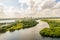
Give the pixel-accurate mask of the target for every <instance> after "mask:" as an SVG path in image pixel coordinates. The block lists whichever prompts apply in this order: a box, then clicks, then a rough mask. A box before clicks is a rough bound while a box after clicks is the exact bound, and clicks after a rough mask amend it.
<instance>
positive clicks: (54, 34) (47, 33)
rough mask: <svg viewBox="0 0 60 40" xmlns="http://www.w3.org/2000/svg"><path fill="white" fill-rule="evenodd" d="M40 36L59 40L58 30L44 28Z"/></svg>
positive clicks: (59, 31) (59, 30)
mask: <svg viewBox="0 0 60 40" xmlns="http://www.w3.org/2000/svg"><path fill="white" fill-rule="evenodd" d="M40 34H41V35H42V36H44V37H52V38H60V28H45V29H43V30H41V31H40Z"/></svg>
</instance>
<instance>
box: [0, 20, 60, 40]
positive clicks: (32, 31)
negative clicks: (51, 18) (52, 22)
mask: <svg viewBox="0 0 60 40" xmlns="http://www.w3.org/2000/svg"><path fill="white" fill-rule="evenodd" d="M38 22H39V24H37V25H36V26H35V27H32V28H28V29H21V30H16V31H14V32H9V31H8V32H6V33H3V34H0V40H60V38H46V37H42V36H41V35H40V34H39V31H40V30H42V29H43V28H49V25H48V24H47V23H46V22H42V21H39V20H38Z"/></svg>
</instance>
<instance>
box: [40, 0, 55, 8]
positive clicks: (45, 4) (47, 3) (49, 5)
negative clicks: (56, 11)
mask: <svg viewBox="0 0 60 40" xmlns="http://www.w3.org/2000/svg"><path fill="white" fill-rule="evenodd" d="M55 4H56V2H55V1H53V0H49V1H48V0H46V1H43V2H42V3H41V5H40V6H41V8H43V9H46V8H52V7H54V5H55Z"/></svg>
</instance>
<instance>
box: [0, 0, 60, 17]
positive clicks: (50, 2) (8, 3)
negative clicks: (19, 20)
mask: <svg viewBox="0 0 60 40" xmlns="http://www.w3.org/2000/svg"><path fill="white" fill-rule="evenodd" d="M32 1H33V4H34V6H35V8H36V11H39V12H40V11H41V10H44V11H45V10H47V9H51V8H60V0H32ZM30 7H31V0H0V14H1V15H2V14H5V15H7V16H9V17H16V16H18V15H24V14H25V13H23V12H24V11H28V10H30ZM21 12H22V13H21ZM3 16H4V15H3ZM18 17H19V16H18Z"/></svg>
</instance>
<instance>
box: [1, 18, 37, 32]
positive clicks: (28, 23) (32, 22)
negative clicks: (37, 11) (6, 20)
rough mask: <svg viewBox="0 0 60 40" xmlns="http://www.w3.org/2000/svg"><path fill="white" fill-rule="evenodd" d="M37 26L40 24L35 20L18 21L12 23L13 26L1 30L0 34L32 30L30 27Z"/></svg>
mask: <svg viewBox="0 0 60 40" xmlns="http://www.w3.org/2000/svg"><path fill="white" fill-rule="evenodd" d="M37 24H38V22H36V21H35V20H32V19H31V20H22V21H20V20H18V21H16V22H15V23H11V25H7V26H4V27H2V28H0V33H4V32H6V31H10V32H13V31H15V30H20V29H25V28H30V27H34V26H35V25H37Z"/></svg>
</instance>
